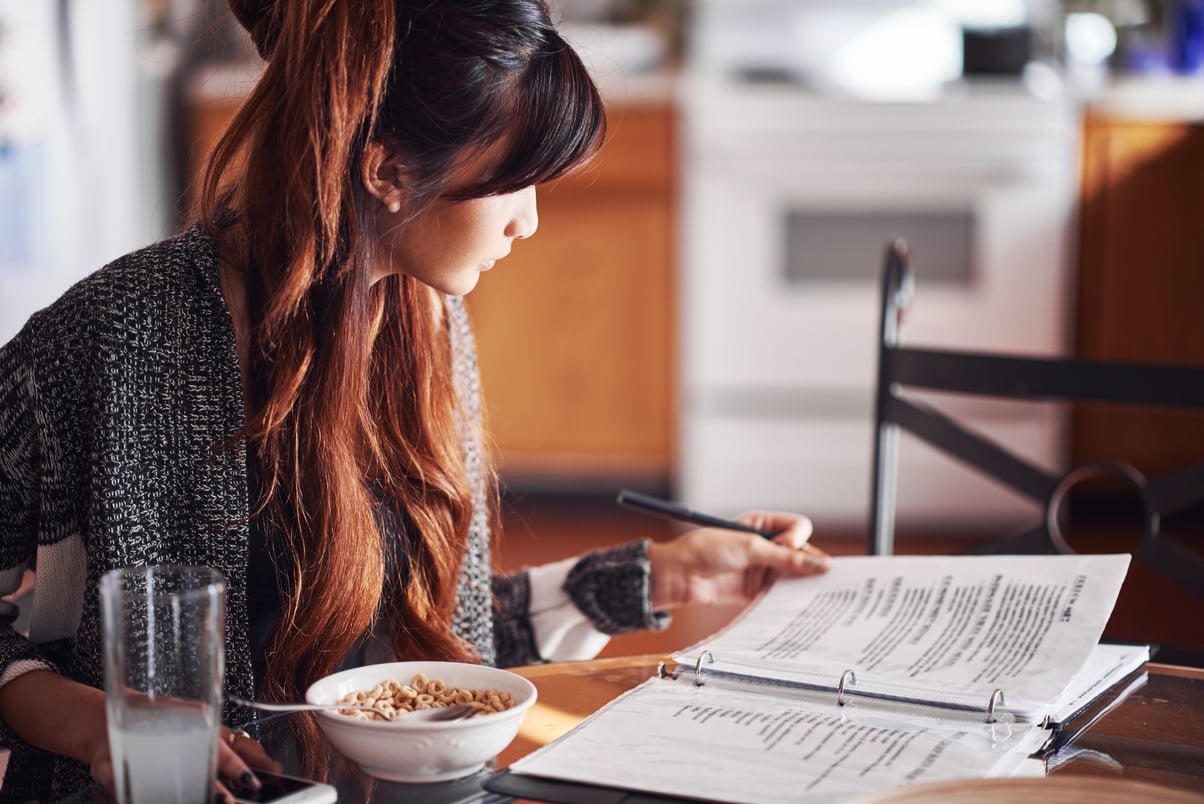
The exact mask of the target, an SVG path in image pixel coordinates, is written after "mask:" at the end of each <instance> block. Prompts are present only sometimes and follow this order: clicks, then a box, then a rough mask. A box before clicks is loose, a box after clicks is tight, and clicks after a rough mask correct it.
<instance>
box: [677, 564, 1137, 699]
mask: <svg viewBox="0 0 1204 804" xmlns="http://www.w3.org/2000/svg"><path fill="white" fill-rule="evenodd" d="M1128 566H1129V556H1128V555H1093V556H1080V555H1070V556H1062V555H1058V556H866V557H862V556H856V557H844V558H835V559H832V561H831V569H830V570H829V571H828V572H827V573H826V574H824V575H821V576H816V577H811V578H798V579H784V580H781V581H779V582H778V583H776V584H775V585H774V586H773V588H772V589H770V590H769V591H768V592H767V593H766V594H765V595H764V596H763V597H762V598H761V599H760V600H759V601H758V602H757V603H756V604H755V605H754V606H753V608H752V609H751V610H750V611H748V612H747V613H746V614H745V615H744V616H743V617H742V618H740V619H739V620H738V621H737V622H736V623H734V624H733V625H732V626H730V627H729V628H727V629H725V630H724V631H722V632H720V633H719V634H718V635H716V636H715V637H713V638H711V639H709V640H706V641H705V642H702V643H699V644H698V645H696V646H694V647H693V648H691V649H689V650H688V651H686V652H685V653H684V654H683V655H682V656H679V657H678V659H679V661H680V662H682V663H683V664H687V665H693V664H694V663H695V662H696V660H697V656H698V655H699V653H700V652H701V651H703V650H708V651H710V652H711V655H712V656H713V658H714V660H715V662H714V664H704V665H703V667H704V671H711V670H715V671H724V670H728V671H733V672H745V673H747V672H752V670H751V668H756V672H757V673H759V674H760V675H762V676H768V677H773V678H780V679H787V680H794V681H801V682H806V683H811V684H818V685H823V686H826V687H828V688H834V687H835V686H836V684H837V682H838V680H839V678H840V675H841V673H842V672H843V671H844V670H846V669H851V670H853V671H854V673H855V675H856V680H857V684H856V687H855V688H853V690H854V691H860V692H862V693H891V692H893V693H897V694H899V695H902V696H904V697H910V698H917V699H925V700H931V701H934V702H940V703H942V704H950V705H958V706H972V707H975V708H978V709H984V708H985V707H986V705H987V703H988V701H989V700H990V698H991V695H992V692H993V691H994V690H996V689H1001V690H1003V693H1004V697H1005V700H1006V709H1007V710H1009V711H1015V712H1018V713H1022V714H1024V715H1026V716H1030V717H1037V716H1041V715H1043V714H1044V712H1043V711H1041V710H1042V708H1043V707H1044V706H1047V705H1048V703H1049V702H1051V701H1053V700H1056V699H1057V698H1058V697H1059V695H1060V694H1061V692H1062V690H1063V689H1064V688H1065V687H1066V685H1067V683H1068V682H1069V681H1070V679H1071V677H1072V676H1074V674H1075V673H1076V672H1077V671H1078V669H1079V668H1080V667H1081V666H1082V665H1083V663H1084V662H1085V661H1086V659H1087V657H1088V656H1089V655H1090V654H1091V651H1092V649H1093V647H1094V646H1095V645H1096V643H1097V642H1098V641H1099V637H1100V634H1101V633H1102V632H1103V629H1104V626H1105V624H1106V623H1107V621H1108V617H1109V615H1110V614H1111V612H1112V607H1113V605H1114V604H1115V602H1116V597H1117V595H1118V594H1119V592H1120V586H1121V583H1122V582H1123V580H1124V577H1125V573H1126V571H1127V570H1128Z"/></svg>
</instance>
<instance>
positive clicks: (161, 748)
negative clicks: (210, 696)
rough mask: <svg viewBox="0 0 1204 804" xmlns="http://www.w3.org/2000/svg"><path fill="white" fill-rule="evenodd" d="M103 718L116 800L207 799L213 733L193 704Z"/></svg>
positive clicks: (160, 803) (155, 803) (181, 802)
mask: <svg viewBox="0 0 1204 804" xmlns="http://www.w3.org/2000/svg"><path fill="white" fill-rule="evenodd" d="M109 723H110V725H109V746H110V750H111V751H112V754H113V770H114V772H115V773H116V775H117V797H118V800H119V801H121V802H122V804H212V802H213V793H214V787H213V779H214V773H215V771H216V759H217V756H216V750H217V744H216V735H215V733H214V730H213V728H212V727H211V726H210V725H209V723H208V722H207V721H206V718H205V716H204V713H203V711H202V710H201V708H200V707H199V706H198V707H196V708H191V707H190V708H184V707H149V708H137V709H132V710H130V711H128V712H127V713H126V715H125V723H124V724H123V725H122V726H115V725H114V720H113V719H110V721H109Z"/></svg>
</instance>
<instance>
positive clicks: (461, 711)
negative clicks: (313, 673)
mask: <svg viewBox="0 0 1204 804" xmlns="http://www.w3.org/2000/svg"><path fill="white" fill-rule="evenodd" d="M228 697H229V699H230V700H231V701H233V702H234V703H236V704H238V705H239V706H246V707H249V708H251V709H259V710H261V711H263V712H330V711H340V710H341V711H347V710H352V711H357V712H375V713H376V714H377V715H379V716H380V717H382V718H384V719H385V720H388V721H392V720H396V719H398V718H404V719H405V720H408V721H411V722H413V721H419V720H421V721H424V722H432V721H445V720H463V719H464V718H466V717H470V716H471V715H472V713H473V712H475V711H476V710H475V708H474V707H472V706H470V705H469V704H453V705H451V706H436V707H432V708H430V709H419V710H417V711H414V712H408V711H404V710H403V711H401V712H394V713H392V714H390V713H388V712H385V711H384V710H381V709H377V708H376V707H375V706H361V705H359V704H345V703H332V704H311V703H287V704H279V703H267V702H266V701H249V700H247V699H246V698H239V697H237V696H234V695H230V696H228Z"/></svg>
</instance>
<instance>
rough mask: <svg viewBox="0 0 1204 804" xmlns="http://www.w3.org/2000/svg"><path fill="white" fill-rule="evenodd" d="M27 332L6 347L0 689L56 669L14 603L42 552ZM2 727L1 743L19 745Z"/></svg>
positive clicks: (0, 412)
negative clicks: (24, 628) (25, 629)
mask: <svg viewBox="0 0 1204 804" xmlns="http://www.w3.org/2000/svg"><path fill="white" fill-rule="evenodd" d="M27 337H28V335H27V330H23V331H22V333H21V334H19V335H18V336H17V337H16V338H14V339H13V340H12V341H10V342H9V343H8V344H6V345H5V346H3V347H0V685H3V684H7V683H8V682H9V681H12V680H13V679H14V678H16V677H18V676H20V675H22V674H23V673H26V672H28V671H30V670H37V669H42V668H47V669H55V666H54V663H53V662H51V661H49V660H48V659H46V658H45V657H43V656H41V655H39V653H38V651H37V650H36V648H35V647H34V645H33V644H32V643H31V642H30V641H29V640H28V639H27V638H26V637H25V636H24V635H23V634H21V633H20V631H19V630H18V627H17V618H18V617H19V616H20V614H21V609H20V604H19V603H18V602H17V601H15V600H14V599H13V597H14V596H15V595H16V593H17V591H18V590H19V589H20V588H21V584H22V581H23V580H24V578H25V572H26V570H27V569H30V568H32V564H33V557H34V555H35V550H36V547H37V530H38V516H39V508H40V506H39V503H38V488H39V475H40V472H41V464H42V456H41V449H40V447H39V441H38V435H37V416H36V398H37V393H36V386H35V382H34V372H33V370H32V368H31V361H30V360H29V358H28V354H29V350H28V345H27V340H26V339H27ZM16 739H17V738H16V735H15V734H13V733H12V732H11V731H10V730H9V729H8V728H7V726H6V725H4V724H2V723H0V744H3V745H6V746H8V745H12V744H13V743H14V741H16Z"/></svg>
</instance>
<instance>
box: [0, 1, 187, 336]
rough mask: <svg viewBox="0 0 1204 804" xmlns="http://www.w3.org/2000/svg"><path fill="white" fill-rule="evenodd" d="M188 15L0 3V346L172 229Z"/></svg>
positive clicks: (161, 8) (166, 5)
mask: <svg viewBox="0 0 1204 804" xmlns="http://www.w3.org/2000/svg"><path fill="white" fill-rule="evenodd" d="M188 15H189V9H187V8H184V7H182V6H181V4H180V3H179V2H174V3H173V2H170V1H169V0H0V343H5V342H7V341H8V340H9V339H10V338H11V337H12V336H13V335H15V334H16V333H17V331H18V330H19V329H20V328H21V326H22V325H23V324H24V323H25V321H26V319H28V317H29V315H30V314H31V313H33V312H35V311H36V310H38V309H40V308H42V307H44V306H46V305H47V304H49V303H50V302H52V301H53V300H54V299H56V298H57V297H58V296H59V295H60V294H62V293H63V291H64V290H66V289H67V288H68V287H70V286H71V285H72V284H74V283H75V282H77V281H78V280H79V279H81V278H82V277H84V276H86V275H87V274H89V273H91V272H93V271H95V270H96V269H98V268H100V267H101V266H103V265H104V264H105V263H107V262H109V261H111V260H112V259H114V258H116V257H118V256H120V255H122V254H124V253H126V252H128V251H131V250H133V249H135V248H138V247H139V246H142V245H145V244H147V243H150V242H152V241H154V240H156V239H158V238H160V237H162V236H164V235H165V234H167V233H168V232H169V231H170V230H171V229H173V228H174V227H175V225H176V215H177V213H176V210H175V200H174V197H173V193H172V192H171V190H170V187H169V185H170V181H169V178H170V169H169V165H168V160H167V158H166V155H167V152H168V145H167V143H168V136H167V134H168V130H169V125H168V115H167V110H168V108H169V103H168V101H169V95H168V93H169V91H170V87H171V86H172V85H173V76H174V75H175V73H176V71H177V70H178V68H179V65H180V62H181V53H182V51H183V48H182V47H181V45H180V42H181V39H180V38H179V36H178V34H179V29H180V26H181V25H182V24H184V22H185V21H186V20H187V19H188Z"/></svg>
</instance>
